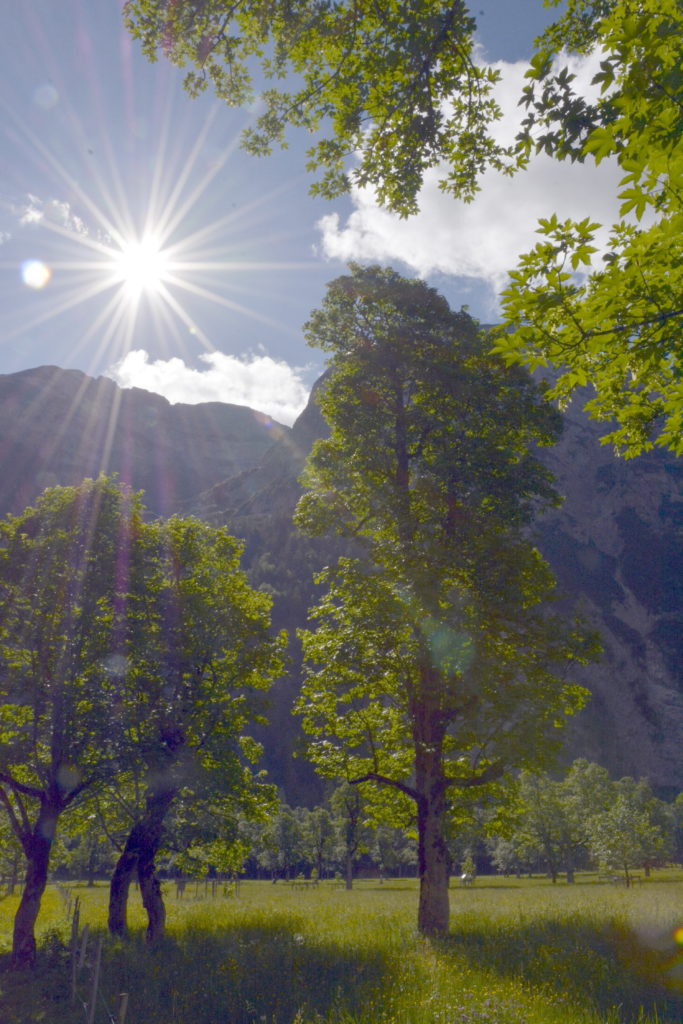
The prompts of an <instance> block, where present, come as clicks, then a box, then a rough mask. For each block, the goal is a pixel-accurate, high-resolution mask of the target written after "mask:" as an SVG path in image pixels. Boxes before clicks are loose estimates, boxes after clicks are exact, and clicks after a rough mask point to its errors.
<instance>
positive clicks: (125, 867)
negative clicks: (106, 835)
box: [108, 825, 138, 936]
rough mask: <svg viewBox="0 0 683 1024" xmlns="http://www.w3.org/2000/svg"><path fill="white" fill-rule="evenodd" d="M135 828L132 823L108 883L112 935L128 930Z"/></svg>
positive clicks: (134, 851) (135, 862)
mask: <svg viewBox="0 0 683 1024" xmlns="http://www.w3.org/2000/svg"><path fill="white" fill-rule="evenodd" d="M136 828H137V826H136V825H134V826H133V828H132V829H131V832H130V835H129V836H128V839H127V841H126V845H125V847H124V850H123V853H122V854H121V856H120V857H119V859H118V860H117V862H116V867H115V868H114V873H113V875H112V876H111V882H110V883H109V922H108V924H109V931H110V932H111V934H112V935H120V936H124V935H126V934H127V932H128V920H127V916H128V893H129V890H130V883H131V881H132V878H133V874H134V872H135V868H136V867H137V863H138V855H137V831H136Z"/></svg>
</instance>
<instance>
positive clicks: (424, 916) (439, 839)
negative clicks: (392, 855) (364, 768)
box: [417, 780, 450, 935]
mask: <svg viewBox="0 0 683 1024" xmlns="http://www.w3.org/2000/svg"><path fill="white" fill-rule="evenodd" d="M445 809H446V808H445V800H444V790H443V785H442V784H441V780H438V782H437V781H436V780H435V783H434V785H433V786H432V787H430V789H429V791H428V792H427V794H426V795H424V796H421V797H420V798H419V799H418V803H417V828H418V867H419V876H420V902H419V907H418V913H417V927H418V930H419V931H420V932H421V933H422V934H423V935H445V934H446V933H447V932H448V917H449V913H450V905H449V897H448V881H449V875H450V857H449V854H448V848H447V846H446V841H445V839H444V833H443V826H444V817H445Z"/></svg>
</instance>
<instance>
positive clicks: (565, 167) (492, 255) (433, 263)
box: [318, 56, 621, 308]
mask: <svg viewBox="0 0 683 1024" xmlns="http://www.w3.org/2000/svg"><path fill="white" fill-rule="evenodd" d="M598 59H599V58H598V57H596V56H592V57H590V58H587V59H586V58H583V59H581V60H579V59H575V60H574V61H573V62H572V65H573V66H572V70H573V71H574V72H575V73H576V75H577V83H576V84H577V87H578V88H580V89H581V91H582V92H583V93H584V95H586V94H588V93H589V91H591V86H590V80H591V78H592V77H593V75H594V73H595V70H596V66H597V63H598ZM495 66H496V67H497V68H498V69H499V70H500V72H501V76H502V78H501V81H500V83H499V85H498V89H497V100H498V103H499V106H500V107H501V110H502V111H503V118H502V120H501V121H500V122H499V124H498V125H497V126H496V136H497V138H498V139H499V140H500V141H501V142H502V143H504V144H507V143H509V142H511V141H512V140H513V139H514V136H515V135H516V134H517V132H518V131H519V123H520V120H521V118H522V117H523V116H524V115H523V111H522V108H520V107H518V102H517V101H518V99H519V96H520V94H521V90H522V87H523V83H524V73H525V71H526V70H527V68H528V66H529V65H528V64H527V63H526V62H518V63H516V64H505V63H502V62H501V63H498V64H496V65H495ZM593 89H594V87H593ZM620 173H621V172H620V171H619V168H618V167H617V166H616V164H615V163H614V162H611V161H607V160H605V161H603V162H602V163H601V164H600V165H599V166H598V167H595V166H594V165H593V164H592V163H591V164H586V165H579V164H571V163H569V162H564V163H560V162H558V161H556V160H552V159H550V158H549V157H548V156H545V155H540V156H537V157H535V158H534V159H533V160H532V161H531V163H530V166H529V168H528V169H527V170H526V171H524V172H520V173H519V174H517V175H515V176H514V177H512V178H508V177H505V176H503V175H501V174H497V173H495V172H488V173H487V174H485V175H484V177H483V180H482V183H481V186H482V187H481V191H480V192H479V194H478V195H477V197H476V199H475V200H474V201H473V202H472V203H469V204H467V203H463V202H459V201H457V200H455V199H453V198H451V197H450V196H448V195H446V194H445V193H444V192H442V191H441V190H440V189H439V186H438V183H439V180H441V179H442V178H443V177H444V172H443V170H442V169H439V168H434V169H433V170H431V171H429V172H428V173H427V174H426V175H425V181H424V185H423V188H422V191H421V193H420V200H419V202H420V212H419V213H418V214H417V215H415V216H414V217H410V218H408V219H406V220H401V219H400V218H399V217H397V216H395V215H393V214H390V213H388V212H387V211H386V210H384V209H382V208H381V207H379V206H378V205H377V203H376V202H375V200H374V197H373V195H372V194H371V192H370V191H369V190H363V189H355V190H354V191H353V193H352V200H353V203H354V206H355V209H354V211H353V212H352V213H351V214H350V216H349V217H348V219H347V220H346V222H345V223H342V222H341V220H340V218H339V215H338V214H336V213H332V214H329V215H327V216H325V217H323V218H322V219H321V220H320V221H319V222H318V228H319V230H320V232H321V235H322V248H323V251H324V253H325V255H326V256H328V257H330V258H333V259H341V260H345V261H348V260H360V261H361V262H366V261H378V262H382V263H388V262H391V261H392V260H400V261H401V262H402V263H404V264H406V265H407V266H408V267H410V268H411V269H412V270H414V271H415V272H416V273H417V274H419V275H420V276H422V277H426V276H427V275H429V274H432V273H435V272H441V273H446V274H451V275H455V276H458V277H468V278H474V279H478V280H480V281H483V282H485V283H486V284H487V285H488V286H489V288H490V290H491V299H492V308H494V307H495V295H496V293H497V292H498V291H499V290H500V289H501V287H503V285H504V284H505V281H506V279H507V273H508V271H509V270H510V269H512V268H514V266H515V264H516V262H517V259H518V257H519V256H520V254H521V253H523V252H525V251H527V250H528V249H531V248H532V247H533V246H534V245H535V244H536V242H537V241H538V236H537V234H536V229H537V227H538V223H537V222H538V219H539V218H540V217H548V216H550V215H551V214H552V213H557V215H558V217H560V218H562V219H564V218H568V217H575V218H579V219H583V218H584V217H590V218H591V219H592V220H595V221H598V222H599V223H601V224H606V225H609V224H611V223H612V222H614V221H616V220H618V219H619V216H618V207H619V201H618V200H617V198H616V192H617V183H618V180H619V177H620ZM606 238H607V229H604V230H603V231H602V233H601V234H600V235H599V236H598V244H603V245H604V243H605V241H606Z"/></svg>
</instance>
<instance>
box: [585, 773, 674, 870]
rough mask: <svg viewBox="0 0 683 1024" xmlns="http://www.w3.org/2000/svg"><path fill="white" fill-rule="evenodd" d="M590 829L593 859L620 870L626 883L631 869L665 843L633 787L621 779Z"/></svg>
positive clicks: (645, 861)
mask: <svg viewBox="0 0 683 1024" xmlns="http://www.w3.org/2000/svg"><path fill="white" fill-rule="evenodd" d="M632 782H633V780H629V783H632ZM589 832H590V837H589V848H590V852H591V856H592V857H593V859H594V860H595V861H596V862H597V863H598V864H599V865H600V866H601V867H603V868H612V869H613V870H617V871H623V873H624V880H625V882H626V885H627V886H628V885H630V884H631V872H632V870H633V869H634V868H637V867H643V866H645V865H646V864H649V863H651V862H652V861H653V860H655V859H657V857H658V856H659V855H661V854H662V852H663V850H664V848H665V843H666V837H665V835H664V833H663V832H662V829H661V828H660V827H658V826H657V825H656V824H655V823H654V822H653V821H652V819H651V816H650V814H649V813H648V810H647V809H646V808H644V807H643V806H642V803H641V802H640V801H639V799H638V796H637V794H636V793H635V792H634V790H633V787H632V786H631V785H623V780H622V784H619V783H618V784H617V787H616V799H615V800H614V802H613V804H612V805H611V806H610V807H609V808H607V810H605V811H603V812H602V813H601V814H598V815H596V816H595V817H594V818H592V819H591V821H590V824H589Z"/></svg>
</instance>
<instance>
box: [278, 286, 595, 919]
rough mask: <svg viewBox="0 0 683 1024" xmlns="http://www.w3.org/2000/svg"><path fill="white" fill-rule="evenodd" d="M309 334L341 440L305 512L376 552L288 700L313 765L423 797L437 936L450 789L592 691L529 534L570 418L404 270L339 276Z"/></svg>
mask: <svg viewBox="0 0 683 1024" xmlns="http://www.w3.org/2000/svg"><path fill="white" fill-rule="evenodd" d="M307 337H308V340H309V341H310V342H311V343H312V344H315V345H317V346H319V347H321V348H323V349H325V350H327V351H328V352H329V353H330V354H331V359H330V373H329V376H328V378H327V381H326V385H325V387H324V388H323V389H322V391H321V395H320V399H319V402H320V407H321V409H322V411H323V414H324V416H325V418H326V419H327V421H328V424H329V426H330V430H331V436H330V438H329V440H324V441H318V442H317V443H316V445H315V446H314V449H313V452H312V455H311V456H310V458H309V461H308V465H307V469H306V471H305V475H304V478H303V479H304V485H305V487H306V492H305V494H304V496H303V497H302V499H301V501H300V503H299V507H298V510H297V515H296V520H297V522H298V524H299V526H300V527H301V528H302V529H304V530H305V531H307V532H311V533H314V534H315V533H317V534H323V533H325V532H326V531H330V532H337V533H341V534H343V535H346V536H353V537H354V538H355V539H356V541H357V542H358V544H359V545H362V546H364V548H365V551H366V555H367V557H366V558H365V559H357V560H352V559H341V560H340V561H339V563H338V564H337V566H336V567H335V568H330V569H329V570H328V571H326V572H324V573H323V574H322V575H321V577H320V580H321V582H322V583H324V584H326V586H327V588H328V589H327V594H326V596H324V597H323V598H322V600H321V601H320V603H319V604H318V606H317V607H316V608H315V609H314V610H313V612H312V620H313V623H314V629H312V630H311V631H308V632H306V631H305V632H304V633H303V634H302V641H303V648H304V655H305V658H306V661H307V664H308V676H307V678H306V680H305V681H304V684H303V687H302V693H301V698H300V700H299V702H298V705H297V709H298V711H299V713H300V714H301V715H302V720H303V726H304V729H305V730H306V731H307V732H308V733H309V734H310V735H311V736H312V741H311V743H310V752H311V757H312V759H313V761H314V763H315V764H316V766H317V768H318V770H319V771H320V772H322V773H323V774H324V775H327V776H329V777H337V778H339V777H341V778H346V779H348V780H349V781H350V782H352V783H354V784H355V785H361V784H364V783H370V784H376V785H379V786H380V787H389V788H390V789H391V790H393V792H394V793H395V794H401V795H402V798H403V799H404V800H407V801H408V802H411V801H412V803H413V807H414V811H415V813H416V819H417V832H418V837H419V873H420V904H419V914H418V925H419V928H420V930H421V931H422V932H425V933H430V934H431V933H440V932H444V931H445V930H446V929H447V927H448V877H449V868H450V864H449V857H448V851H447V847H446V840H445V831H444V830H445V826H446V822H447V820H448V817H449V814H450V813H451V807H452V805H453V804H457V796H455V795H454V794H457V792H458V790H459V789H463V790H466V789H468V788H470V787H473V786H486V785H487V784H488V783H490V782H491V781H492V780H496V779H499V778H501V777H502V776H503V775H505V773H506V772H508V771H510V770H511V769H513V768H520V767H524V766H527V765H531V764H535V763H537V762H538V761H539V760H542V759H543V757H544V756H545V755H546V753H547V751H548V749H549V748H550V746H552V739H553V737H557V736H558V735H559V728H558V727H559V726H561V724H562V722H563V719H564V717H565V715H567V714H570V713H572V712H573V711H574V710H576V709H577V708H578V707H579V706H580V705H581V703H582V702H583V699H584V691H582V690H581V689H580V688H577V687H573V686H571V685H569V684H567V682H566V681H565V680H564V679H563V678H561V677H560V675H559V674H558V668H559V667H560V666H561V667H562V669H563V670H566V666H567V664H568V663H570V662H571V660H572V659H576V658H578V659H581V658H583V657H585V656H586V654H587V652H588V647H589V644H588V642H587V638H586V636H583V635H580V634H579V633H578V632H577V631H576V630H575V628H574V625H573V624H570V623H567V622H566V621H565V620H563V619H561V618H560V617H559V616H551V615H550V613H549V611H548V609H547V607H546V606H545V604H544V602H545V601H546V599H547V598H549V596H550V595H551V593H552V590H553V580H552V577H551V575H550V572H549V570H548V568H547V566H546V565H545V563H544V562H543V561H542V559H541V558H540V556H539V554H538V552H537V551H536V550H535V548H534V547H533V545H532V544H531V542H530V541H529V539H528V526H529V523H530V521H531V520H532V518H533V516H534V515H535V514H536V513H537V512H538V511H540V510H541V509H543V508H544V507H546V506H548V505H549V504H553V503H554V502H555V501H556V495H555V493H554V491H553V489H552V485H551V481H550V479H549V476H548V474H547V472H546V471H545V470H544V469H543V467H542V466H541V464H540V462H539V461H538V460H537V459H536V458H535V457H534V456H533V455H532V454H530V450H529V449H530V447H531V445H532V444H543V443H550V442H551V441H553V440H554V439H555V438H556V437H557V432H558V429H559V424H558V420H557V418H556V415H555V413H554V412H553V411H552V410H551V409H550V408H549V406H548V405H547V404H546V403H544V402H543V401H542V398H541V395H540V393H539V392H538V390H537V388H536V387H535V385H534V384H533V383H532V381H531V380H530V378H528V377H527V376H526V375H525V374H521V373H519V372H512V373H510V372H508V371H506V370H505V369H504V367H503V366H502V364H501V363H499V362H498V360H496V359H494V358H493V357H492V356H490V355H489V354H488V353H487V350H486V344H485V343H484V342H483V341H482V339H481V337H480V336H479V334H478V332H477V329H476V326H475V325H474V324H473V322H472V321H471V320H470V318H469V317H468V316H467V315H466V314H465V313H454V312H452V311H451V310H450V309H449V307H448V304H447V303H446V301H445V300H444V299H443V298H441V297H440V296H439V295H437V293H436V292H435V291H433V290H432V289H430V288H428V287H427V286H426V285H424V284H423V283H421V282H419V281H407V280H405V279H403V278H401V277H400V276H399V275H398V274H396V273H394V272H393V271H390V270H381V269H380V268H378V267H371V268H367V269H361V268H359V267H354V268H352V273H351V274H350V275H349V276H346V277H342V278H339V279H338V280H336V281H334V282H333V283H332V284H331V285H330V286H329V289H328V294H327V297H326V299H325V301H324V304H323V307H322V308H321V309H320V310H318V311H317V312H315V313H314V314H313V315H312V317H311V319H310V321H309V323H308V325H307Z"/></svg>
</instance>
